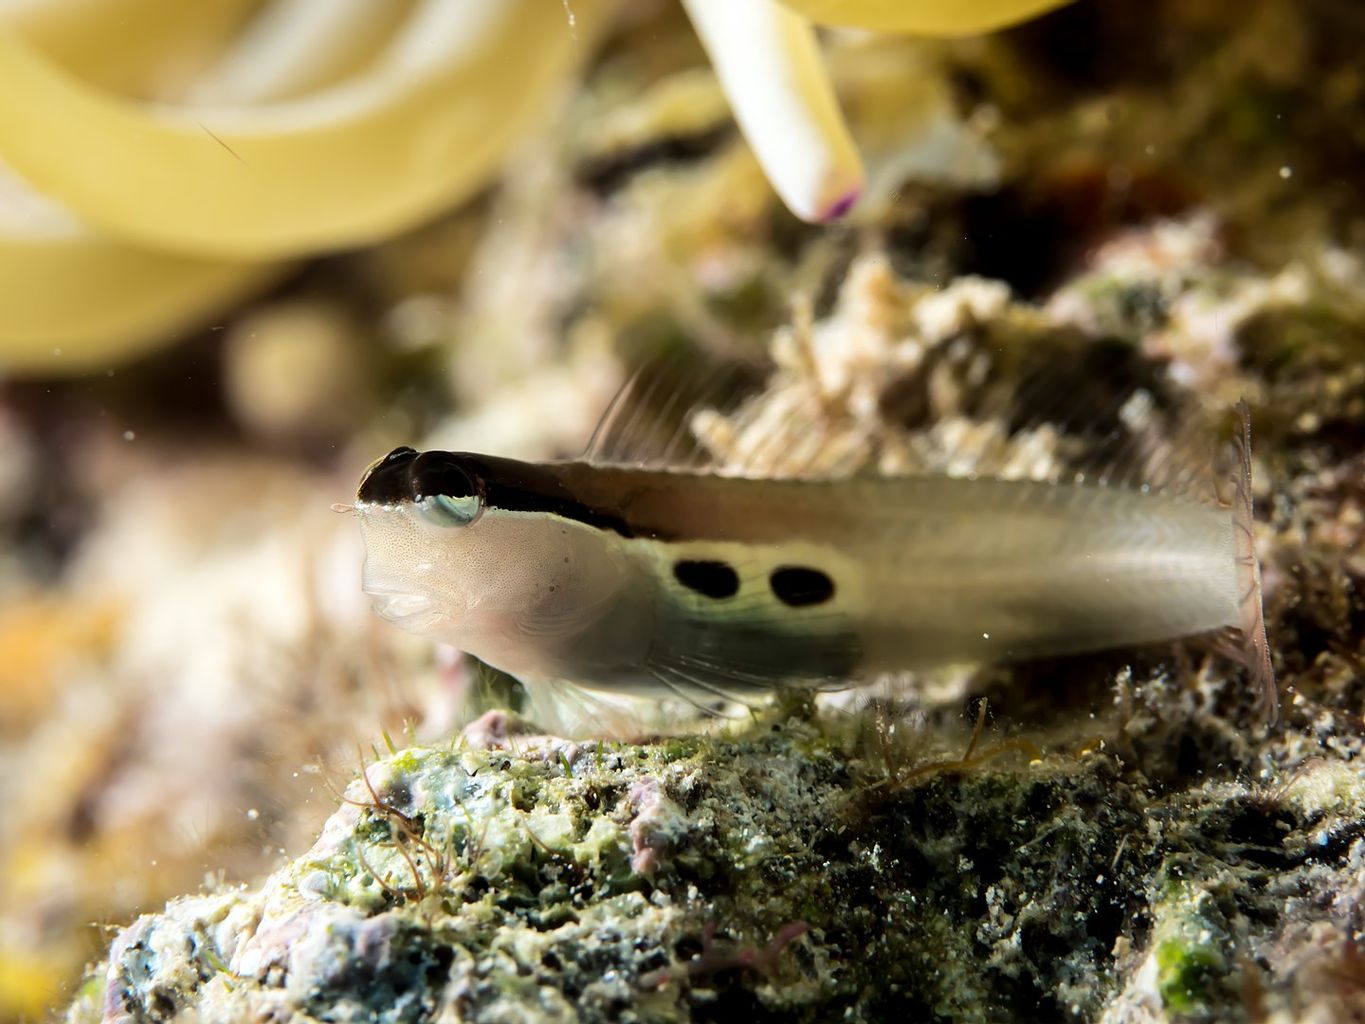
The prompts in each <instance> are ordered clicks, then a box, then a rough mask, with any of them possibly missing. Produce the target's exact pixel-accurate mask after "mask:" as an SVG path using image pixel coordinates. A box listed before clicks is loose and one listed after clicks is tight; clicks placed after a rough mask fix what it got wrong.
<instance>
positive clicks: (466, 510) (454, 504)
mask: <svg viewBox="0 0 1365 1024" xmlns="http://www.w3.org/2000/svg"><path fill="white" fill-rule="evenodd" d="M417 507H418V509H420V510H421V513H422V515H423V517H424V518H425V519H426V520H427V521H428V522H430V523H434V524H436V525H437V526H468V525H469V524H470V523H472V522H474V520H476V519H478V518H479V515H480V514H481V513H482V512H483V503H482V502H481V501H479V496H478V495H477V494H465V495H461V496H459V497H453V496H451V495H449V494H433V495H432V496H431V497H429V498H424V499H422V500H421V501H420V502H418V503H417Z"/></svg>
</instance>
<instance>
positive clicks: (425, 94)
mask: <svg viewBox="0 0 1365 1024" xmlns="http://www.w3.org/2000/svg"><path fill="white" fill-rule="evenodd" d="M596 6H597V4H596V2H595V0H587V2H581V3H580V2H576V3H575V4H574V17H575V22H576V24H575V26H572V27H571V26H570V24H569V23H568V20H567V17H566V14H565V11H564V8H563V7H562V6H560V5H558V4H547V3H545V2H544V0H483V2H477V3H476V2H464V3H460V4H450V3H448V2H447V0H427V2H426V3H424V4H422V5H421V6H420V8H419V9H418V10H417V12H416V13H415V14H414V15H413V16H412V18H410V19H409V21H408V22H407V23H406V24H405V25H404V26H403V29H402V30H401V31H400V32H399V33H398V35H397V36H396V38H395V39H394V40H393V41H392V42H391V44H390V46H389V47H388V48H387V51H386V52H385V54H384V55H383V56H382V57H381V59H380V60H379V61H378V62H377V64H376V65H375V66H374V67H373V69H372V70H370V71H368V72H366V73H364V74H362V75H359V76H357V77H355V78H352V79H349V80H347V81H344V82H342V83H340V84H338V85H336V86H333V87H332V88H330V89H325V90H322V91H320V92H316V93H313V94H311V95H308V96H305V97H302V98H299V99H296V100H288V101H280V102H278V103H271V104H258V105H254V106H248V107H239V108H229V109H183V108H167V107H149V106H144V105H141V104H138V103H135V102H132V101H128V100H123V99H120V98H118V97H116V96H113V95H111V94H108V93H105V92H102V91H100V90H98V89H95V88H92V87H90V86H88V85H86V84H85V83H84V82H81V81H79V80H78V79H76V78H75V77H73V76H71V75H69V74H67V73H65V72H63V71H62V70H61V69H60V68H58V67H56V66H55V65H54V64H53V63H52V62H51V61H50V60H48V59H46V58H44V57H43V56H42V55H40V54H38V53H37V52H35V51H34V49H33V48H32V47H30V46H27V45H25V44H24V43H23V42H22V41H21V40H19V39H17V38H15V37H14V36H12V35H8V34H5V35H0V154H3V156H4V159H5V160H6V162H7V163H9V164H10V165H11V166H12V167H13V168H14V169H15V170H16V171H17V172H18V173H19V174H20V175H21V176H22V177H23V178H24V179H25V180H26V181H27V182H28V183H29V184H30V185H32V186H33V187H35V188H37V189H38V190H39V191H41V192H42V193H43V194H44V195H47V196H50V197H51V198H53V199H56V200H57V201H59V202H61V203H63V204H64V205H65V206H67V207H68V208H70V209H71V210H73V211H75V212H76V213H77V214H78V215H79V216H80V217H81V218H83V219H84V220H86V221H88V222H89V223H91V224H94V225H96V226H98V227H100V228H102V229H103V230H105V231H106V232H107V233H109V234H110V235H112V236H114V237H116V238H119V239H122V240H125V241H131V242H136V243H139V244H142V245H145V246H147V247H149V248H155V249H162V250H169V251H173V252H182V253H187V254H191V255H196V256H212V257H219V258H233V259H276V258H282V257H288V256H293V255H299V254H302V253H306V252H311V251H315V250H318V249H327V248H338V247H343V246H351V245H361V244H365V243H369V242H373V241H375V240H377V239H380V238H383V237H385V236H386V235H388V234H391V233H393V232H395V231H398V230H401V229H403V228H406V227H409V226H412V225H414V224H416V223H418V222H420V221H422V220H423V219H426V218H428V217H431V216H433V215H434V214H435V213H437V212H438V211H439V210H441V209H443V208H445V207H447V206H449V205H451V204H452V203H455V202H458V201H459V200H460V199H462V198H464V197H465V196H466V195H468V194H469V193H470V192H471V191H472V190H473V189H475V188H477V187H478V186H480V185H481V184H482V183H483V182H484V180H485V179H486V177H487V175H488V174H489V173H490V172H491V171H492V170H494V169H496V165H497V163H498V161H500V160H501V159H502V158H503V156H504V154H505V153H506V151H507V148H508V145H509V144H510V143H511V142H512V141H513V140H514V139H515V138H516V137H517V136H518V134H519V133H520V131H521V129H522V127H523V126H524V124H525V122H526V120H527V119H528V118H529V117H530V116H532V115H534V114H535V113H536V112H537V111H538V110H540V109H541V106H542V103H541V101H542V99H543V98H544V96H545V94H546V93H547V91H548V89H549V87H550V86H552V85H553V84H554V83H555V82H557V81H559V80H560V78H561V76H562V74H563V73H564V72H565V71H567V70H568V69H569V67H570V66H571V65H572V63H573V62H574V59H575V58H576V57H577V56H579V55H580V54H582V52H583V51H584V50H585V48H586V44H587V38H586V37H587V33H588V31H589V26H590V25H591V23H592V15H593V13H595V8H596ZM92 153H93V154H98V157H99V158H98V159H91V154H92Z"/></svg>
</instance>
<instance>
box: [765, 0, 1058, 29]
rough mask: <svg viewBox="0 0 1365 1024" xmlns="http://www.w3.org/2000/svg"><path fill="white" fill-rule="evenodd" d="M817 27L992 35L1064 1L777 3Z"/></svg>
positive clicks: (829, 0)
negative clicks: (804, 17)
mask: <svg viewBox="0 0 1365 1024" xmlns="http://www.w3.org/2000/svg"><path fill="white" fill-rule="evenodd" d="M781 2H782V3H783V4H785V5H786V6H787V7H790V8H791V9H792V10H794V11H799V12H800V13H802V14H804V15H805V16H806V17H807V18H810V19H811V21H814V22H818V23H819V24H821V25H838V26H847V27H849V28H869V29H875V30H877V31H879V32H910V33H913V34H915V35H922V36H970V35H977V34H979V33H982V32H993V31H995V30H996V29H1000V28H1006V27H1007V26H1009V25H1014V24H1017V23H1018V22H1021V21H1027V20H1028V19H1029V18H1032V17H1035V16H1037V15H1039V14H1042V13H1043V12H1044V11H1050V10H1052V9H1053V8H1054V7H1061V6H1062V4H1064V3H1067V2H1068V0H781Z"/></svg>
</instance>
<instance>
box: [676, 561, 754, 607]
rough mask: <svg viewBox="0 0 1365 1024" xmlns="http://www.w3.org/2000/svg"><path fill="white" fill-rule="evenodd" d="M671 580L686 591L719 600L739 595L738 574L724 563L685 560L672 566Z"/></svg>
mask: <svg viewBox="0 0 1365 1024" xmlns="http://www.w3.org/2000/svg"><path fill="white" fill-rule="evenodd" d="M673 578H674V579H676V580H677V581H678V582H679V583H681V584H682V585H683V586H684V587H686V588H687V589H688V590H695V591H696V592H697V593H698V594H704V595H706V596H707V597H712V598H715V599H716V600H720V599H722V598H726V597H734V596H735V595H736V594H737V593H739V573H737V572H735V570H734V569H733V568H731V567H730V566H729V565H727V564H726V563H725V562H713V561H705V560H700V559H687V560H685V561H681V562H676V563H674V565H673Z"/></svg>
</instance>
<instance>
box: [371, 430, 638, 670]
mask: <svg viewBox="0 0 1365 1024" xmlns="http://www.w3.org/2000/svg"><path fill="white" fill-rule="evenodd" d="M557 488H558V485H557V484H555V483H554V482H553V481H552V480H549V479H547V477H546V473H545V470H543V468H541V467H537V466H534V465H530V464H525V463H517V462H513V461H511V460H499V459H495V458H493V457H490V456H482V455H473V454H469V453H461V452H442V451H429V452H417V451H415V450H413V449H412V448H397V449H395V450H394V451H392V452H390V453H389V454H388V455H387V456H385V457H384V458H383V459H381V460H379V461H378V462H376V463H375V464H374V465H372V466H371V467H370V468H369V469H368V470H367V471H366V473H365V475H364V477H363V478H362V479H361V482H360V487H359V490H358V492H357V496H356V504H355V514H356V517H357V519H358V520H359V523H360V529H361V534H362V537H363V539H364V543H365V564H364V570H363V576H362V586H363V587H364V590H365V592H366V593H367V594H369V595H370V597H371V599H372V601H373V604H374V608H375V611H376V612H377V613H378V614H379V615H380V616H381V617H382V618H384V619H387V620H389V621H390V622H393V623H395V624H396V625H398V626H400V627H401V628H403V629H405V630H407V631H409V632H413V633H420V634H426V635H430V636H433V637H435V638H436V639H439V640H441V641H443V642H445V643H449V644H452V645H454V646H456V647H459V648H460V649H462V650H465V651H468V652H469V653H471V654H473V655H475V656H476V657H479V658H480V659H482V660H484V661H486V662H488V663H490V664H493V665H496V666H497V667H499V668H503V669H504V670H506V671H512V672H513V673H514V674H517V673H518V672H519V671H532V670H544V669H545V665H544V664H541V663H540V662H536V663H535V664H530V663H528V659H533V658H534V657H540V658H542V659H543V658H546V657H549V654H550V649H551V648H552V647H554V646H555V644H556V643H557V642H558V641H560V640H564V641H567V640H569V639H570V638H572V637H573V636H574V635H576V634H577V633H579V632H581V630H582V629H585V628H587V624H588V619H589V618H590V617H591V615H592V614H593V613H594V609H600V608H601V607H602V601H603V599H604V595H609V594H614V593H616V592H617V591H618V590H619V583H620V572H621V571H622V568H623V567H622V566H621V565H620V564H619V562H618V561H616V560H613V559H612V558H610V557H608V556H606V555H605V554H604V551H603V547H602V536H601V533H600V532H599V531H597V530H595V529H593V528H590V527H588V526H586V525H585V524H582V523H580V522H577V521H575V520H572V519H568V518H566V517H564V516H562V515H559V514H556V512H555V511H554V508H556V507H559V506H560V505H562V504H563V502H564V501H565V500H566V499H565V497H564V494H563V493H562V492H561V491H559V490H558V489H557Z"/></svg>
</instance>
